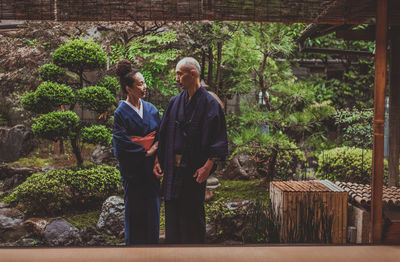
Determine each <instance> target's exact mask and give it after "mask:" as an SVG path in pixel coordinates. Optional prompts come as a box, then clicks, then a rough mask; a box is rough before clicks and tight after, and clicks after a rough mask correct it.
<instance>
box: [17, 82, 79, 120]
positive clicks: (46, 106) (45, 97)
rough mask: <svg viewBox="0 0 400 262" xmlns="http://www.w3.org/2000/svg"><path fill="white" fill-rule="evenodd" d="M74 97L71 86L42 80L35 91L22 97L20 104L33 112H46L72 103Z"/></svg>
mask: <svg viewBox="0 0 400 262" xmlns="http://www.w3.org/2000/svg"><path fill="white" fill-rule="evenodd" d="M74 99H75V95H74V92H73V91H72V88H71V87H69V86H67V85H64V84H57V83H53V82H43V83H41V84H40V85H39V86H38V88H37V89H36V91H34V92H30V93H27V94H25V95H24V96H23V97H22V106H23V107H24V109H26V110H29V111H32V112H35V113H47V112H50V111H52V110H55V109H57V108H58V107H60V106H61V105H64V104H71V103H73V101H74Z"/></svg>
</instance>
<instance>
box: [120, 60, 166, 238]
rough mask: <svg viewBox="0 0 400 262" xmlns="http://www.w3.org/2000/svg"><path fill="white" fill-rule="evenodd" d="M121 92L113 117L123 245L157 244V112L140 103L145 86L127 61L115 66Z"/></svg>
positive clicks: (158, 117) (158, 205)
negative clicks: (122, 207) (123, 97)
mask: <svg viewBox="0 0 400 262" xmlns="http://www.w3.org/2000/svg"><path fill="white" fill-rule="evenodd" d="M117 74H118V76H119V79H120V84H121V89H122V92H123V93H124V94H125V95H126V96H127V98H126V100H124V101H120V102H119V105H118V108H117V109H116V110H115V113H114V129H113V143H114V155H115V157H116V158H117V159H118V161H119V170H120V172H121V176H122V182H123V186H124V202H125V242H126V245H132V244H156V243H158V240H159V224H160V182H159V178H158V177H156V175H154V174H153V172H152V170H153V164H154V156H155V152H156V151H157V147H158V142H154V133H155V132H154V131H156V130H157V129H158V126H159V123H160V116H159V114H158V111H157V109H156V108H155V107H154V105H152V104H151V103H149V102H146V101H144V100H143V98H144V97H145V95H146V88H147V87H146V82H145V80H144V77H143V75H142V74H141V73H140V72H139V71H138V70H136V69H133V68H132V65H131V63H130V62H129V61H128V60H122V61H120V62H119V63H118V65H117Z"/></svg>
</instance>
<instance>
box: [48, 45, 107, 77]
mask: <svg viewBox="0 0 400 262" xmlns="http://www.w3.org/2000/svg"><path fill="white" fill-rule="evenodd" d="M52 57H53V63H54V64H56V65H58V66H60V67H66V68H68V69H69V70H71V71H73V72H76V73H81V72H83V71H84V70H93V69H96V68H99V67H102V66H104V65H106V63H107V54H106V53H105V52H104V51H103V50H102V48H101V46H100V45H99V44H97V43H95V42H94V41H93V40H82V39H76V40H71V41H69V42H68V43H66V44H65V45H62V46H60V47H58V48H57V50H56V51H54V53H53V54H52Z"/></svg>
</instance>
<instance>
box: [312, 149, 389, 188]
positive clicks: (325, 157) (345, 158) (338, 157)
mask: <svg viewBox="0 0 400 262" xmlns="http://www.w3.org/2000/svg"><path fill="white" fill-rule="evenodd" d="M384 164H385V174H384V176H385V180H386V178H387V161H386V160H385V162H384ZM371 170H372V150H363V149H361V148H355V147H346V146H344V147H337V148H333V149H330V150H325V151H323V152H322V153H321V154H320V155H319V157H318V171H317V177H319V178H327V179H329V180H332V181H343V182H352V183H361V184H369V183H371Z"/></svg>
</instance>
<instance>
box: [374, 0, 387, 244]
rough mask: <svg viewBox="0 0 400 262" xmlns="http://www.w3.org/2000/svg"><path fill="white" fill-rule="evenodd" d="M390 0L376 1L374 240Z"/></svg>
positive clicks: (378, 228) (378, 236)
mask: <svg viewBox="0 0 400 262" xmlns="http://www.w3.org/2000/svg"><path fill="white" fill-rule="evenodd" d="M387 20H388V19H387V0H378V1H377V11H376V37H375V46H376V48H375V52H376V53H375V89H374V137H373V152H372V158H373V162H372V181H371V196H372V201H371V227H372V228H371V241H372V243H374V244H379V243H381V241H382V222H383V220H382V190H383V146H384V143H383V138H384V129H385V125H384V121H385V86H386V47H387Z"/></svg>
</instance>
